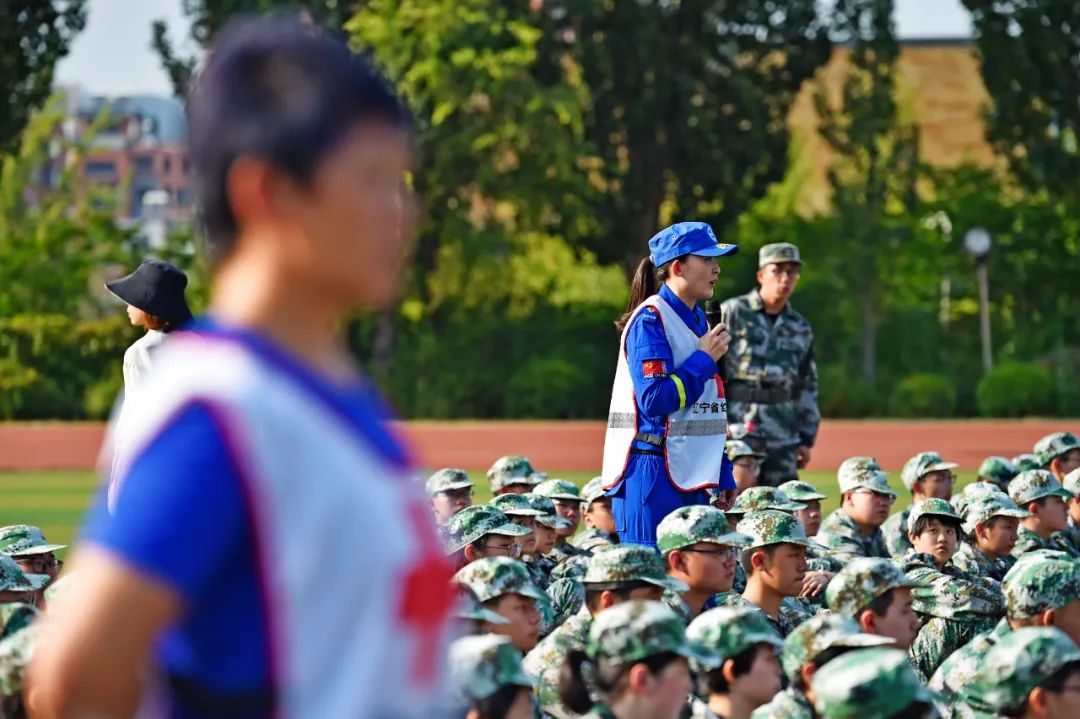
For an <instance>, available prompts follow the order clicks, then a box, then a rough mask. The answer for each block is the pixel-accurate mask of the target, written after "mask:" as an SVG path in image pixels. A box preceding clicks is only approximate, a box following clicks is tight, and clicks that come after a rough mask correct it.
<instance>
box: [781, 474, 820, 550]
mask: <svg viewBox="0 0 1080 719" xmlns="http://www.w3.org/2000/svg"><path fill="white" fill-rule="evenodd" d="M777 489H779V490H780V491H781V492H783V493H784V494H785V495H787V498H788V499H790V500H791V501H792V502H796V503H798V504H802V505H804V506H803V508H802V509H796V510H795V517H796V518H797V519H798V520H799V521H800V522H802V525H803V529H805V530H806V536H808V537H810V538H813V537H814V536H816V535H817V533H818V530H819V529H821V500H823V499H826V497H825V495H824V494H822V493H821V492H819V491H817V490H816V489H814V486H813V485H812V484H808V483H807V482H800V481H798V480H792V481H790V482H784V483H783V484H781V485H780V486H779V487H777Z"/></svg>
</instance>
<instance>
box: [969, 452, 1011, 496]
mask: <svg viewBox="0 0 1080 719" xmlns="http://www.w3.org/2000/svg"><path fill="white" fill-rule="evenodd" d="M1018 474H1020V468H1019V467H1017V466H1016V465H1015V464H1013V463H1012V461H1011V460H1008V459H1006V458H1005V457H998V456H996V455H995V456H991V457H987V458H986V459H984V460H983V463H982V464H980V465H979V481H980V482H989V483H990V484H992V485H994V486H996V487H997V488H998V489H1000V490H1001V491H1002V492H1005V493H1006V494H1008V492H1009V482H1011V481H1013V478H1014V477H1016V475H1018Z"/></svg>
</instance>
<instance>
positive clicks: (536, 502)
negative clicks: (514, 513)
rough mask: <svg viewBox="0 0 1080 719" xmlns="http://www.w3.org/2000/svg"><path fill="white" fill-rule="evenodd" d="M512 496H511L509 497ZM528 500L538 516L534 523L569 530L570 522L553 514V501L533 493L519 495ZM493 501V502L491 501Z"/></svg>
mask: <svg viewBox="0 0 1080 719" xmlns="http://www.w3.org/2000/svg"><path fill="white" fill-rule="evenodd" d="M511 496H512V495H511ZM520 496H522V497H525V498H527V499H528V500H529V504H530V505H532V508H533V509H535V510H536V511H537V512H540V514H538V515H536V523H537V524H541V525H543V526H545V527H548V528H550V529H569V528H570V527H571V526H573V525H571V524H570V520H569V519H566V518H564V517H560V516H559V515H558V514H556V513H555V501H554V500H552V499H551V497H545V496H543V495H541V494H536V493H535V492H530V493H529V494H522V495H520ZM493 501H494V500H493Z"/></svg>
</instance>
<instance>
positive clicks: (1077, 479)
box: [1061, 469, 1080, 497]
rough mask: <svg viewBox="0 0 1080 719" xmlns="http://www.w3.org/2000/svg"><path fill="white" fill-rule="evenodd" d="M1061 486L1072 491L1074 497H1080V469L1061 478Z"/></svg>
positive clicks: (1067, 490)
mask: <svg viewBox="0 0 1080 719" xmlns="http://www.w3.org/2000/svg"><path fill="white" fill-rule="evenodd" d="M1061 486H1062V488H1063V489H1064V490H1065V491H1066V492H1072V495H1073V496H1074V497H1080V469H1074V470H1073V471H1071V472H1069V473H1068V474H1066V475H1065V478H1064V479H1063V480H1061Z"/></svg>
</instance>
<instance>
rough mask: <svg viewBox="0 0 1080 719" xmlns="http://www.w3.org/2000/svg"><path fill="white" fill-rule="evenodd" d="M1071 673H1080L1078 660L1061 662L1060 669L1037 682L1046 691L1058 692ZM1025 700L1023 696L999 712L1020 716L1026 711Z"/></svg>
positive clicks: (1003, 714) (1063, 686)
mask: <svg viewBox="0 0 1080 719" xmlns="http://www.w3.org/2000/svg"><path fill="white" fill-rule="evenodd" d="M1073 674H1080V661H1075V662H1068V663H1066V664H1063V665H1062V666H1061V668H1060V669H1058V670H1057V671H1056V672H1054V673H1053V674H1051V675H1050V676H1049V677H1047V678H1046V680H1045V681H1043V682H1041V683H1040V684H1039V686H1040V687H1042V688H1043V689H1045V690H1046V691H1048V692H1053V693H1054V694H1060V693H1061V690H1062V689H1064V688H1065V682H1067V681H1068V680H1069V679H1070V678H1071V677H1072V675H1073ZM1027 702H1028V700H1027V697H1024V701H1022V702H1020V703H1019V704H1018V705H1016V706H1014V707H1007V708H1005V709H1002V710H1001V712H1000V713H1001V715H1002V716H1006V717H1022V716H1024V714H1025V713H1026V712H1027Z"/></svg>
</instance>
